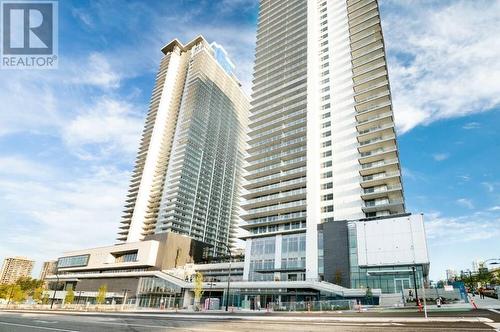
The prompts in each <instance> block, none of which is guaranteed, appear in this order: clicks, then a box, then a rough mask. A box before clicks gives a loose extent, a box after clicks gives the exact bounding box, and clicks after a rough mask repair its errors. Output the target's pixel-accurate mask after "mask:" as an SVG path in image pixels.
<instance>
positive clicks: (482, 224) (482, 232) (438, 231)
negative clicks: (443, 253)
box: [425, 212, 500, 245]
mask: <svg viewBox="0 0 500 332" xmlns="http://www.w3.org/2000/svg"><path fill="white" fill-rule="evenodd" d="M425 227H426V234H427V238H428V240H429V242H430V243H431V244H432V245H448V244H452V243H455V244H456V243H466V242H470V241H476V240H487V239H495V238H499V237H500V218H499V217H498V215H495V214H491V213H488V212H478V213H474V214H472V215H464V216H461V217H446V216H442V215H441V214H440V213H427V214H425Z"/></svg>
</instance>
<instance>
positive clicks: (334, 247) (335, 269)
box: [321, 221, 351, 287]
mask: <svg viewBox="0 0 500 332" xmlns="http://www.w3.org/2000/svg"><path fill="white" fill-rule="evenodd" d="M321 226H322V228H323V248H324V271H325V272H324V275H325V281H328V282H331V283H334V284H338V285H341V286H344V287H350V283H351V282H350V277H349V274H350V273H349V268H350V266H349V237H348V233H347V221H331V222H327V223H324V224H322V225H321Z"/></svg>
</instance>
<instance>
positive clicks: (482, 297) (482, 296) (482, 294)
mask: <svg viewBox="0 0 500 332" xmlns="http://www.w3.org/2000/svg"><path fill="white" fill-rule="evenodd" d="M479 298H480V299H484V289H483V288H482V287H481V288H479Z"/></svg>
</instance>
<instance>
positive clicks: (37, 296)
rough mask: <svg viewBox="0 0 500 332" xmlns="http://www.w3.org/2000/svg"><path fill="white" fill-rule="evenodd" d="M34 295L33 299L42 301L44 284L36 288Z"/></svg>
mask: <svg viewBox="0 0 500 332" xmlns="http://www.w3.org/2000/svg"><path fill="white" fill-rule="evenodd" d="M32 297H33V301H36V302H37V303H40V302H42V298H43V286H42V287H38V288H36V289H35V291H34V292H33V295H32Z"/></svg>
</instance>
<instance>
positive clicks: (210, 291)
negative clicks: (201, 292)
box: [208, 278, 214, 310]
mask: <svg viewBox="0 0 500 332" xmlns="http://www.w3.org/2000/svg"><path fill="white" fill-rule="evenodd" d="M213 281H214V278H211V279H210V283H209V285H210V288H209V289H208V310H210V309H211V307H212V286H213V285H214V283H213Z"/></svg>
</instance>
